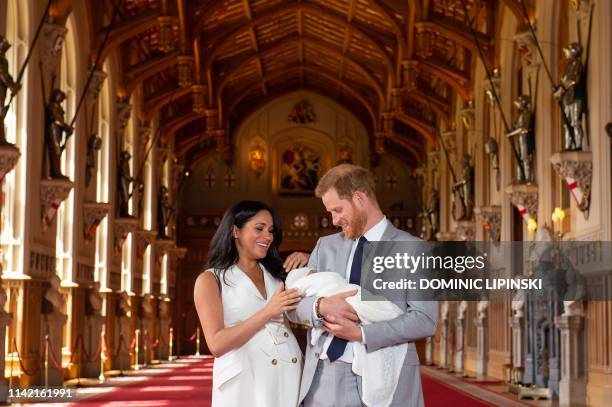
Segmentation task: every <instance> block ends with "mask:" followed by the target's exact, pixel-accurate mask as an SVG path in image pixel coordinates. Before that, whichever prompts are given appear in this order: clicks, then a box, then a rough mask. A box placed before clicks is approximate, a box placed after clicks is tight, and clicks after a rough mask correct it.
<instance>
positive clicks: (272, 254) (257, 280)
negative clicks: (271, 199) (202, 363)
mask: <svg viewBox="0 0 612 407" xmlns="http://www.w3.org/2000/svg"><path fill="white" fill-rule="evenodd" d="M280 241H281V232H280V229H279V220H278V217H277V215H276V214H275V212H274V211H273V210H272V208H271V207H269V206H268V205H266V204H264V203H262V202H255V201H242V202H239V203H238V204H236V205H234V206H232V207H231V208H229V209H228V210H227V211H226V212H225V214H224V215H223V219H222V220H221V224H220V225H219V228H218V229H217V231H216V233H215V235H214V236H213V239H212V241H211V244H210V251H209V254H208V262H207V270H206V271H205V272H203V273H202V274H200V275H199V276H198V278H197V280H196V283H195V288H194V301H195V306H196V310H197V312H198V316H199V318H200V322H201V324H202V329H203V331H204V337H205V338H206V343H207V345H208V348H209V349H210V351H211V353H212V354H213V355H214V356H215V358H216V359H215V364H214V367H213V394H212V406H213V407H221V406H238V405H243V404H245V403H248V404H249V405H251V406H254V407H259V406H262V407H264V406H265V407H270V406H279V407H280V406H282V407H284V406H296V405H297V402H298V393H299V388H300V377H301V372H302V354H301V351H300V348H299V346H298V344H297V341H296V340H295V337H294V336H293V333H292V332H291V329H290V328H289V326H288V325H287V322H286V321H285V319H284V315H283V314H284V313H285V312H287V311H290V310H293V309H295V308H296V306H297V302H298V301H299V300H300V295H299V293H298V292H297V290H285V287H284V282H283V280H284V277H285V272H284V270H283V267H282V263H281V259H280V256H279V254H278V246H279V244H280Z"/></svg>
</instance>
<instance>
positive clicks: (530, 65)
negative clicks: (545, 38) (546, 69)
mask: <svg viewBox="0 0 612 407" xmlns="http://www.w3.org/2000/svg"><path fill="white" fill-rule="evenodd" d="M514 41H515V42H516V45H517V49H518V52H519V55H520V56H521V64H522V65H523V68H525V69H528V70H533V69H535V68H537V67H538V66H539V65H540V56H539V54H538V48H537V44H536V42H535V40H534V39H533V35H532V34H531V32H530V31H529V30H527V31H523V32H520V33H518V34H516V35H515V36H514Z"/></svg>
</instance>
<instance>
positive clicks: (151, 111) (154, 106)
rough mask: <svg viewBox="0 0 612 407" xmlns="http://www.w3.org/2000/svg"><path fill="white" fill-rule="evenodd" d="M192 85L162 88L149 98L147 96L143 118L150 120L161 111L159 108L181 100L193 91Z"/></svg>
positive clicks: (146, 120)
mask: <svg viewBox="0 0 612 407" xmlns="http://www.w3.org/2000/svg"><path fill="white" fill-rule="evenodd" d="M191 89H192V88H191V86H189V87H187V88H183V87H175V88H174V89H169V90H162V91H160V92H158V93H156V94H154V95H152V96H150V97H148V98H146V101H145V102H146V103H145V105H144V108H143V109H142V114H141V117H142V120H143V121H145V122H148V121H149V120H151V119H152V118H153V115H155V113H157V112H159V110H160V109H161V108H162V107H164V106H165V105H167V104H168V103H170V102H172V101H176V100H179V99H180V98H182V97H183V96H186V95H188V94H190V93H191Z"/></svg>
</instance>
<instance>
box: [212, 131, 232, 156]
mask: <svg viewBox="0 0 612 407" xmlns="http://www.w3.org/2000/svg"><path fill="white" fill-rule="evenodd" d="M214 136H215V143H216V146H217V151H218V152H221V151H225V150H226V149H227V147H228V146H229V140H228V139H227V130H225V129H217V130H215V131H214Z"/></svg>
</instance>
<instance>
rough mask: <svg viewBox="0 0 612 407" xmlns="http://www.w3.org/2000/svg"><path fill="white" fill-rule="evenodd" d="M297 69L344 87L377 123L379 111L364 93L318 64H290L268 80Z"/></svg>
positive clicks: (247, 89)
mask: <svg viewBox="0 0 612 407" xmlns="http://www.w3.org/2000/svg"><path fill="white" fill-rule="evenodd" d="M296 70H303V71H307V72H308V73H310V74H313V75H315V76H316V75H318V76H321V77H322V78H325V79H328V80H330V81H331V82H333V83H334V84H337V85H339V86H341V87H342V89H343V90H344V91H345V92H347V93H348V94H349V95H351V96H352V97H354V98H355V99H356V100H358V101H359V102H360V103H361V105H363V106H364V107H365V108H366V110H367V111H368V113H370V116H371V119H372V124H373V125H376V123H377V116H376V114H375V112H376V111H377V110H376V109H375V108H374V106H372V104H371V103H370V102H369V101H368V100H367V99H365V98H364V97H363V95H361V94H360V93H359V92H357V91H356V90H355V89H354V87H352V86H349V85H348V84H346V83H344V82H342V81H340V80H339V79H338V78H337V77H336V75H335V73H334V72H331V71H326V70H323V69H321V67H319V66H316V65H311V64H305V65H304V64H298V65H293V66H289V67H286V68H283V70H282V71H280V72H276V73H274V74H269V75H268V76H267V77H266V81H268V82H270V81H273V80H275V79H278V78H282V77H283V76H284V75H289V74H291V73H292V72H294V71H296ZM255 85H256V84H254V85H251V86H249V87H247V88H246V89H245V90H244V91H243V92H242V93H241V94H240V95H239V96H238V97H237V98H235V99H234V100H233V101H232V103H231V104H230V107H229V109H228V110H227V111H228V112H232V111H234V109H235V108H236V106H238V104H239V103H240V102H241V101H242V99H244V98H245V97H246V96H247V95H248V94H249V93H250V92H252V91H253V89H254V88H255Z"/></svg>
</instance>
